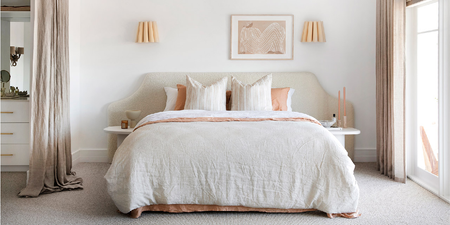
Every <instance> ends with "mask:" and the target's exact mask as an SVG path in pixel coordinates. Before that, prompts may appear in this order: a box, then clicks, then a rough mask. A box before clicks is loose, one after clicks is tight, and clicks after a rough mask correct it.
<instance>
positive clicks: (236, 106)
mask: <svg viewBox="0 0 450 225" xmlns="http://www.w3.org/2000/svg"><path fill="white" fill-rule="evenodd" d="M271 86H272V74H268V75H266V76H264V77H262V78H261V79H259V80H257V81H256V82H255V83H253V84H251V85H250V84H244V83H242V82H241V81H239V80H238V79H236V78H235V77H233V76H231V110H233V111H272V97H271V96H272V94H271Z"/></svg>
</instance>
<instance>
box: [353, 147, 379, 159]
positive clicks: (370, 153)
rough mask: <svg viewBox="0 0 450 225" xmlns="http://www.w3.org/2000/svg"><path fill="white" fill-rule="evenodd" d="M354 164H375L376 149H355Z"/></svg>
mask: <svg viewBox="0 0 450 225" xmlns="http://www.w3.org/2000/svg"><path fill="white" fill-rule="evenodd" d="M353 161H354V162H376V161H377V149H375V148H355V157H354V158H353Z"/></svg>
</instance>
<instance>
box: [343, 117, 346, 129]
mask: <svg viewBox="0 0 450 225" xmlns="http://www.w3.org/2000/svg"><path fill="white" fill-rule="evenodd" d="M342 127H343V128H347V116H344V124H343V126H342Z"/></svg>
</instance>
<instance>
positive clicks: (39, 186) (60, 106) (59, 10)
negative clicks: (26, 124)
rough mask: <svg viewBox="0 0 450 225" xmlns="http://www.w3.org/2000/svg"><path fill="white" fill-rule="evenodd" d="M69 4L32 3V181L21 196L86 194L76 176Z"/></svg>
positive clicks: (52, 1)
mask: <svg viewBox="0 0 450 225" xmlns="http://www.w3.org/2000/svg"><path fill="white" fill-rule="evenodd" d="M68 1H69V0H35V1H34V6H35V7H34V8H35V10H34V29H33V41H34V42H33V65H32V77H31V95H30V102H31V140H30V146H31V158H30V177H29V180H28V185H27V186H26V187H25V188H24V189H23V190H22V191H21V192H20V193H19V196H26V197H37V196H38V195H39V194H41V193H51V192H56V191H62V190H68V189H76V188H83V186H82V183H83V180H82V179H81V178H79V177H77V176H75V173H74V172H72V154H71V140H70V122H69V121H70V117H69V116H70V112H69V103H70V99H69V79H70V77H69V50H68V48H69V42H68V40H69V38H68V27H69V26H68V25H69V23H68V17H69V15H68V4H69V3H68Z"/></svg>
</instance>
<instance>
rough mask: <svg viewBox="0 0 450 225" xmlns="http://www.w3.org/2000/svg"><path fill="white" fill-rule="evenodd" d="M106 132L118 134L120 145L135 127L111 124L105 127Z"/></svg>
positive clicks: (118, 144) (118, 143)
mask: <svg viewBox="0 0 450 225" xmlns="http://www.w3.org/2000/svg"><path fill="white" fill-rule="evenodd" d="M103 130H104V131H105V132H106V133H110V134H117V147H119V146H120V145H121V144H122V142H123V140H124V139H125V138H126V137H127V136H128V135H129V134H130V133H131V132H133V130H134V128H128V129H122V128H120V126H111V127H107V128H105V129H103Z"/></svg>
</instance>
